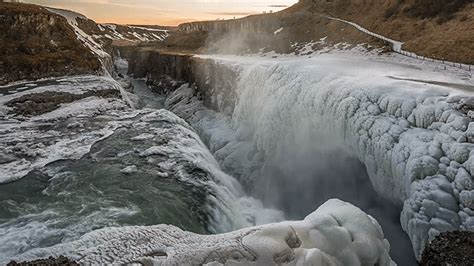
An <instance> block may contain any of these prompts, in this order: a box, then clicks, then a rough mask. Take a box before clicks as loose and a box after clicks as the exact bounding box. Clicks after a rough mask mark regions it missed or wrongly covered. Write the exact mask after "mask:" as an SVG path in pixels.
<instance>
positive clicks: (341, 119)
mask: <svg viewBox="0 0 474 266" xmlns="http://www.w3.org/2000/svg"><path fill="white" fill-rule="evenodd" d="M205 58H208V59H209V61H210V62H209V64H217V65H219V66H220V67H224V68H229V69H233V70H234V71H236V72H237V73H238V75H237V78H236V79H235V80H233V81H229V82H230V83H233V88H234V91H233V95H234V96H235V98H229V97H227V98H226V97H225V96H224V97H223V95H222V94H220V93H223V91H219V88H206V89H211V90H213V93H214V94H212V95H211V96H210V97H211V99H206V101H207V102H212V103H213V105H215V106H219V108H220V109H225V108H226V107H227V108H228V107H232V106H223V105H224V103H225V102H229V101H230V102H232V104H233V106H235V108H233V109H232V110H231V111H230V112H228V113H218V112H215V111H212V110H210V109H208V108H206V107H205V106H204V105H203V103H201V102H199V100H197V99H196V98H195V97H194V95H196V92H195V91H194V90H195V89H196V88H193V87H189V86H183V87H181V88H180V89H179V90H178V91H175V92H174V93H172V94H171V95H170V96H169V97H168V99H167V102H166V103H165V105H166V107H167V108H169V109H170V110H172V111H173V112H175V113H177V114H178V115H180V116H181V117H183V118H185V119H186V120H187V121H190V123H191V124H192V125H193V126H194V127H195V129H196V130H197V131H198V132H199V133H200V134H201V137H202V138H203V139H204V140H205V141H206V142H207V144H208V146H209V147H210V149H211V151H212V152H213V153H214V155H215V157H216V158H217V159H218V160H219V162H220V163H221V166H222V167H223V168H224V170H226V171H227V172H228V173H231V174H232V175H234V176H236V177H237V178H238V179H239V181H240V182H241V183H242V184H243V185H244V186H245V187H246V189H247V191H249V192H250V193H251V195H253V196H256V197H258V198H260V199H262V200H263V202H264V204H266V205H267V206H272V207H276V208H279V209H282V210H284V211H285V213H286V215H287V216H288V217H289V218H300V217H302V215H304V214H305V213H308V212H310V211H311V210H313V209H314V208H315V207H316V206H318V205H319V204H320V203H322V202H323V201H324V200H326V199H328V198H332V197H337V198H341V199H344V200H347V201H349V202H352V203H354V204H356V205H357V206H359V207H361V208H362V209H364V210H365V211H367V212H368V213H370V214H372V215H373V216H374V217H376V218H377V219H378V220H379V221H380V222H381V224H382V226H383V228H384V229H385V233H386V235H387V238H388V239H389V240H390V242H391V243H392V256H393V257H394V258H395V260H397V261H398V262H400V263H402V264H403V265H411V264H415V263H416V261H415V257H414V256H413V255H411V256H408V255H407V254H413V252H412V247H411V243H410V239H409V238H408V236H407V234H406V233H405V232H403V230H402V227H401V226H400V213H401V212H402V205H403V201H404V200H405V199H406V197H407V194H408V191H409V188H407V187H408V185H409V183H408V182H406V181H404V180H405V178H406V177H405V172H404V171H405V168H404V167H406V164H405V163H402V162H397V161H396V160H401V158H400V157H399V156H400V155H398V154H397V153H399V149H400V147H399V146H398V145H400V146H401V147H403V148H401V149H409V148H413V149H415V148H416V146H409V145H410V144H408V143H405V142H402V143H401V144H398V143H399V141H398V138H400V136H401V135H402V134H403V133H404V132H406V131H409V130H410V123H411V122H409V121H407V120H408V119H407V118H409V117H408V116H409V115H410V112H414V113H415V114H416V111H414V107H412V105H411V104H412V103H411V102H406V101H405V100H404V99H406V97H409V96H407V95H413V96H412V97H420V98H427V99H430V98H432V99H440V98H438V97H440V96H441V97H444V98H441V101H446V100H445V99H446V98H445V97H446V94H444V92H438V91H437V90H436V88H433V89H432V90H431V91H430V90H428V91H424V90H419V89H418V84H414V83H408V82H395V81H393V80H390V79H389V78H387V77H385V76H384V75H385V74H384V72H383V71H384V70H383V68H384V67H385V65H384V63H377V62H372V64H369V65H368V66H367V65H366V66H365V68H364V69H360V70H359V69H358V60H361V59H358V58H356V59H355V60H351V59H345V58H344V59H342V58H338V57H337V56H333V57H331V56H328V57H322V58H318V59H317V60H319V61H316V62H313V61H312V59H306V60H302V61H303V62H300V61H298V60H291V58H290V59H289V60H287V59H285V58H283V59H281V60H276V61H272V60H266V59H261V58H256V59H255V58H251V57H232V56H230V57H225V56H207V57H205ZM315 60H316V59H315ZM342 65H345V67H341V66H342ZM379 68H380V69H379ZM390 69H392V71H394V70H393V66H390ZM396 71H399V73H398V74H402V75H407V73H406V69H403V67H402V68H400V69H397V70H396ZM373 74H374V75H375V76H377V77H381V78H379V79H374V78H373ZM207 75H209V76H212V75H214V74H213V73H207ZM219 78H220V79H223V80H225V79H226V78H227V77H215V76H212V78H211V77H209V78H208V80H215V79H219ZM209 86H212V84H210V85H209ZM392 88H396V90H392ZM216 91H217V92H216ZM388 91H390V92H391V93H387V92H388ZM402 91H403V94H400V92H402ZM442 95H444V96H442ZM227 96H231V95H230V94H227ZM434 101H436V100H434ZM432 102H433V100H426V101H425V102H423V101H422V100H420V103H419V104H420V105H422V104H427V105H429V104H431V103H432ZM442 104H445V102H443V103H442ZM414 106H416V104H415V105H414ZM451 108H452V107H451ZM384 109H385V110H384ZM447 109H448V107H445V110H447ZM420 110H423V109H421V108H420ZM383 113H386V114H385V115H384V114H383ZM409 119H411V118H409ZM417 119H418V120H417V121H416V122H414V124H415V125H416V126H417V127H423V125H424V124H423V123H424V122H422V121H424V119H425V120H429V119H432V118H430V117H429V114H424V113H419V114H418V118H417ZM418 124H420V126H418ZM425 124H426V123H425ZM425 127H426V126H425ZM435 133H436V132H435ZM408 135H409V134H408ZM392 148H393V149H395V152H391V151H390V149H392ZM400 154H403V152H401V153H400ZM390 156H393V157H390ZM397 158H398V159H397ZM410 159H411V158H410ZM405 160H406V159H405ZM407 167H410V164H408V166H407ZM413 171H415V170H413ZM420 174H423V175H424V174H427V173H420ZM406 212H407V210H406V209H404V210H403V212H402V214H403V215H406ZM403 219H405V218H403ZM403 219H402V224H403V226H407V225H406V222H405V220H403ZM405 230H406V229H405ZM410 233H411V234H413V235H417V234H419V232H416V231H410ZM411 236H412V235H411ZM413 239H415V237H414V238H413ZM413 241H414V242H413V243H415V244H416V245H417V246H416V250H417V251H418V250H419V248H420V245H421V248H422V244H420V243H419V242H417V240H413ZM418 252H419V251H418ZM418 255H419V253H418Z"/></svg>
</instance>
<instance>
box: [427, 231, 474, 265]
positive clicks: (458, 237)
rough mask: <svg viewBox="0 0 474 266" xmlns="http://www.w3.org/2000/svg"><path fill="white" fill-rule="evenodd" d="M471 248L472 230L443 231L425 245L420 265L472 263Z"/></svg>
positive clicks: (473, 263)
mask: <svg viewBox="0 0 474 266" xmlns="http://www.w3.org/2000/svg"><path fill="white" fill-rule="evenodd" d="M473 250H474V232H468V231H453V232H445V233H442V234H440V235H439V236H437V237H436V238H435V239H434V240H433V241H431V242H430V243H429V244H428V245H427V246H426V248H425V251H424V252H423V256H422V258H421V262H420V265H423V266H428V265H474V253H473V252H472V251H473Z"/></svg>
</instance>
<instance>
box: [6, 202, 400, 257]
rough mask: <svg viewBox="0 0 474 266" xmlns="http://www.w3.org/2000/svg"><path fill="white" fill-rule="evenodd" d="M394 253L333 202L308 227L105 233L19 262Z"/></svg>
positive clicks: (365, 219)
mask: <svg viewBox="0 0 474 266" xmlns="http://www.w3.org/2000/svg"><path fill="white" fill-rule="evenodd" d="M389 250H390V245H389V243H388V242H387V240H385V239H384V235H383V232H382V230H381V227H380V225H379V224H378V223H377V221H375V220H374V219H373V218H372V217H370V216H368V215H367V214H365V213H364V212H362V211H361V210H360V209H358V208H356V207H354V206H352V205H350V204H348V203H345V202H342V201H339V200H330V201H328V202H326V203H325V204H323V205H322V206H321V207H319V208H318V209H317V210H316V211H315V212H313V213H312V214H310V215H308V216H307V217H306V218H305V219H304V220H303V221H294V222H281V223H277V224H268V225H263V226H258V227H251V228H245V229H241V230H238V231H234V232H230V233H225V234H220V235H197V234H193V233H190V232H185V231H182V230H181V229H179V228H177V227H174V226H170V225H156V226H149V227H139V226H135V227H116V228H105V229H102V230H98V231H94V232H92V233H89V234H87V235H85V236H83V237H81V238H80V239H79V240H77V241H74V242H70V243H66V244H60V245H57V246H53V247H51V248H43V249H35V250H31V251H28V252H26V253H24V254H22V255H20V256H18V257H17V258H15V259H16V260H30V259H35V258H41V257H49V256H59V255H64V256H67V257H69V258H71V259H74V260H76V261H78V262H79V263H81V264H111V263H119V264H126V263H134V262H135V263H136V262H139V263H142V264H148V263H149V264H158V265H202V264H207V265H223V264H231V265H273V264H278V265H393V264H394V263H393V262H392V261H391V259H390V256H389Z"/></svg>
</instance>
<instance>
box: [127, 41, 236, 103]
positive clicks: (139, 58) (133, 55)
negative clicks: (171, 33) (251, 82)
mask: <svg viewBox="0 0 474 266" xmlns="http://www.w3.org/2000/svg"><path fill="white" fill-rule="evenodd" d="M128 55H129V57H127V59H128V60H129V69H128V71H129V74H133V75H134V77H135V78H147V83H148V84H149V85H151V87H152V89H155V90H156V91H157V92H159V93H169V92H171V91H172V90H174V89H176V88H177V87H179V85H180V84H182V83H183V82H186V83H190V84H195V85H196V87H197V90H198V93H199V97H200V98H201V99H202V100H203V101H204V102H205V104H206V105H207V106H208V107H209V108H212V109H214V110H216V111H219V112H230V110H232V109H233V107H234V104H235V86H236V84H235V82H236V79H237V74H238V73H237V72H235V71H233V70H232V69H229V68H227V67H222V66H221V65H220V64H219V63H217V62H215V61H214V60H208V59H205V58H199V57H194V56H191V55H186V54H176V53H175V54H173V53H161V52H159V51H142V50H135V51H133V52H129V54H128ZM209 73H214V75H209ZM169 77H171V78H172V79H173V81H174V82H175V83H173V84H171V83H172V82H173V81H172V82H170V81H169ZM221 77H226V78H225V79H222V78H221ZM160 84H166V85H167V86H161V85H160ZM160 88H162V89H160ZM164 90H166V91H164ZM216 95H222V99H223V100H222V101H219V102H218V101H216V97H215V96H216Z"/></svg>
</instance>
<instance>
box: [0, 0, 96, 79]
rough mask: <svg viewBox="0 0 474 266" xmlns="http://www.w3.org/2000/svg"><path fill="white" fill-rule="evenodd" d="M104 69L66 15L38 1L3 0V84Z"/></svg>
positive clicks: (0, 9)
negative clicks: (7, 0) (15, 1)
mask: <svg viewBox="0 0 474 266" xmlns="http://www.w3.org/2000/svg"><path fill="white" fill-rule="evenodd" d="M100 70H101V64H100V62H99V60H98V59H97V58H96V56H95V55H94V54H92V52H91V51H90V50H89V49H87V48H86V47H84V46H83V45H82V44H81V43H80V42H79V41H78V40H77V38H76V35H75V33H74V31H73V29H72V27H70V26H69V24H68V23H67V21H66V19H65V18H63V17H61V16H59V15H56V14H52V13H50V12H48V11H47V10H46V9H44V8H42V7H40V6H37V5H30V4H12V3H0V85H1V84H6V83H9V82H11V81H17V80H33V79H39V78H44V77H54V76H64V75H71V74H75V75H77V74H91V73H96V72H98V71H100Z"/></svg>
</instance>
